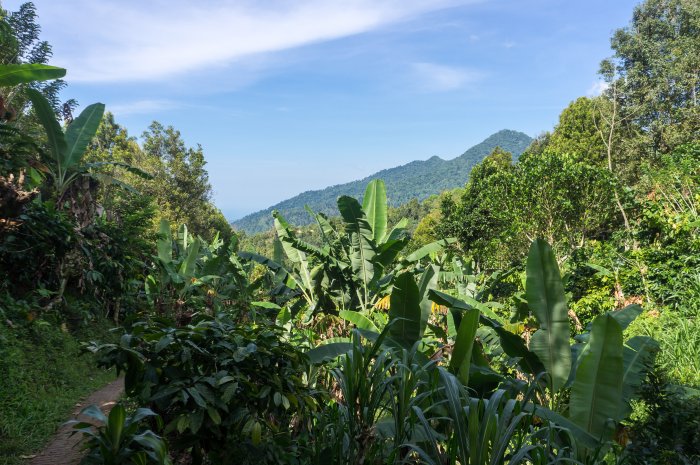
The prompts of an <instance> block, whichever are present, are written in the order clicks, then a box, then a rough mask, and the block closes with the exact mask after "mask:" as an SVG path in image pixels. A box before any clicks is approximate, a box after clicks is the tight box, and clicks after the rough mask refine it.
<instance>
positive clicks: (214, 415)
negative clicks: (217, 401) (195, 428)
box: [207, 407, 221, 425]
mask: <svg viewBox="0 0 700 465" xmlns="http://www.w3.org/2000/svg"><path fill="white" fill-rule="evenodd" d="M207 413H208V414H209V418H211V421H213V422H214V424H215V425H219V424H221V415H219V411H218V410H216V409H215V408H214V407H207Z"/></svg>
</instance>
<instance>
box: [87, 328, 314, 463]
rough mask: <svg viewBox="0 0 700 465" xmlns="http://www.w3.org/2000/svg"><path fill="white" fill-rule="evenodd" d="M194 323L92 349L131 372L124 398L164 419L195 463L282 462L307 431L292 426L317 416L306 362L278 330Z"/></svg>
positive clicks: (142, 331)
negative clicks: (303, 416)
mask: <svg viewBox="0 0 700 465" xmlns="http://www.w3.org/2000/svg"><path fill="white" fill-rule="evenodd" d="M193 321H194V323H193V324H191V325H188V326H185V327H180V328H177V327H175V326H176V325H175V324H174V323H173V322H172V321H169V320H165V319H160V320H154V321H151V322H139V323H137V324H135V325H134V326H133V328H132V329H131V331H130V332H126V333H125V334H124V335H123V336H122V337H121V341H120V343H119V344H106V345H97V344H91V345H90V346H89V347H88V348H89V349H90V350H92V351H94V352H96V353H98V354H99V355H100V357H101V359H100V363H101V365H103V366H108V367H111V366H114V367H117V369H118V370H119V371H125V372H126V378H125V385H126V390H127V393H128V394H129V395H130V396H132V397H134V398H135V399H136V400H137V402H139V403H140V404H141V405H143V406H149V407H150V408H151V409H152V410H153V411H154V412H156V413H157V414H159V415H160V416H161V417H162V418H163V419H164V421H165V424H166V426H165V429H164V432H165V434H166V435H169V436H170V438H171V439H174V438H176V439H174V440H173V441H172V445H173V448H174V449H181V450H182V449H191V454H192V456H193V459H194V460H195V463H196V462H198V461H201V460H203V458H204V457H205V456H206V457H208V458H209V459H211V460H214V461H215V463H229V461H230V460H232V459H231V458H232V457H235V460H236V463H245V460H247V459H246V457H255V460H253V459H252V458H251V460H253V462H252V463H279V462H285V460H283V458H284V457H290V456H293V455H294V454H295V448H296V444H295V441H294V437H295V433H296V432H298V431H299V430H300V429H303V428H304V425H303V424H296V425H295V424H294V422H295V420H296V419H298V418H300V415H301V414H302V413H304V412H305V411H307V410H309V409H310V410H314V409H315V408H316V401H315V398H314V395H313V392H312V390H311V389H310V388H309V387H308V386H307V385H306V384H305V383H304V381H303V379H302V374H303V372H304V371H305V370H306V369H307V359H306V356H305V355H304V354H302V353H301V352H300V351H299V350H298V349H296V347H294V346H293V345H291V344H289V343H287V342H284V341H283V340H282V339H281V335H282V329H281V328H278V327H276V326H273V325H265V326H258V325H247V326H241V325H237V324H236V323H235V322H234V321H233V320H232V319H231V318H230V317H229V316H226V315H219V316H217V317H209V316H205V315H201V314H200V315H195V317H194V320H193ZM295 428H296V430H295Z"/></svg>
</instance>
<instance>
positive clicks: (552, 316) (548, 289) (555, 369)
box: [525, 239, 622, 392]
mask: <svg viewBox="0 0 700 465" xmlns="http://www.w3.org/2000/svg"><path fill="white" fill-rule="evenodd" d="M525 295H526V298H527V304H528V306H529V307H530V310H531V311H532V313H533V314H534V315H535V317H536V318H537V321H538V323H539V325H540V326H539V329H538V330H537V331H536V332H535V334H534V335H533V336H532V339H531V340H530V350H532V351H533V352H534V353H535V354H537V358H539V359H540V360H541V361H542V363H543V365H544V367H545V369H546V370H547V373H548V374H549V376H550V383H551V385H550V387H551V389H552V391H553V392H556V391H558V390H559V389H561V388H562V387H563V386H564V384H565V383H566V380H567V379H568V378H569V372H570V371H571V351H570V349H569V317H568V314H567V309H566V307H567V305H566V297H565V296H564V286H563V284H562V282H561V278H560V276H559V267H558V266H557V261H556V258H555V256H554V252H553V251H552V249H551V247H550V246H549V244H547V243H546V242H545V241H543V240H541V239H537V240H535V242H533V243H532V246H531V247H530V253H529V255H528V257H527V284H526V288H525ZM620 346H622V343H620Z"/></svg>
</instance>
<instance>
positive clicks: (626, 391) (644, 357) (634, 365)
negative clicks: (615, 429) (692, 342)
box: [618, 336, 659, 419]
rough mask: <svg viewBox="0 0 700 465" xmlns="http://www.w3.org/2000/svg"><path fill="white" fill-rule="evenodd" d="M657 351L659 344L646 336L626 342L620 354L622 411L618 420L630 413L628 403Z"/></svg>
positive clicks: (636, 337)
mask: <svg viewBox="0 0 700 465" xmlns="http://www.w3.org/2000/svg"><path fill="white" fill-rule="evenodd" d="M658 351H659V343H658V342H656V341H655V340H654V339H652V338H650V337H648V336H635V337H633V338H631V339H630V340H629V341H627V344H626V345H625V347H624V349H623V353H622V360H623V365H624V372H623V374H622V410H621V412H620V414H619V415H618V419H623V418H625V417H627V416H628V415H629V414H630V413H632V408H631V407H630V401H631V400H632V399H633V398H634V397H635V396H636V395H637V392H638V391H639V388H640V386H641V385H642V383H643V382H644V379H645V377H646V375H647V372H648V371H649V369H650V368H651V367H652V365H653V362H654V357H655V356H656V353H657V352H658Z"/></svg>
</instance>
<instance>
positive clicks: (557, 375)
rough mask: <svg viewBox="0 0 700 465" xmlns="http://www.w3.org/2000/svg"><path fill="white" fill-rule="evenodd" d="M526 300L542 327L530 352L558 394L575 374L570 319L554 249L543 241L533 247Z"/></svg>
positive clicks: (529, 263)
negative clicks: (571, 373)
mask: <svg viewBox="0 0 700 465" xmlns="http://www.w3.org/2000/svg"><path fill="white" fill-rule="evenodd" d="M525 296H526V299H527V303H528V305H529V307H530V309H531V310H532V313H533V314H534V315H535V317H536V318H537V321H538V323H539V325H540V327H539V329H538V330H537V331H536V332H535V333H534V334H533V335H532V338H531V339H530V350H532V351H533V352H534V353H535V354H537V358H539V360H540V361H541V362H542V364H543V365H544V367H545V369H546V370H547V373H548V374H549V376H550V378H551V388H552V390H553V391H555V392H556V391H558V390H559V389H561V388H562V387H564V385H565V384H566V381H567V379H568V378H569V373H570V371H571V348H570V347H569V315H568V311H567V303H566V296H565V294H564V285H563V283H562V281H561V276H560V274H559V266H558V265H557V261H556V258H555V257H554V252H553V251H552V248H551V247H550V246H549V244H547V242H545V241H544V240H542V239H537V240H535V241H534V242H533V243H532V245H531V246H530V253H529V254H528V257H527V281H526V286H525Z"/></svg>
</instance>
